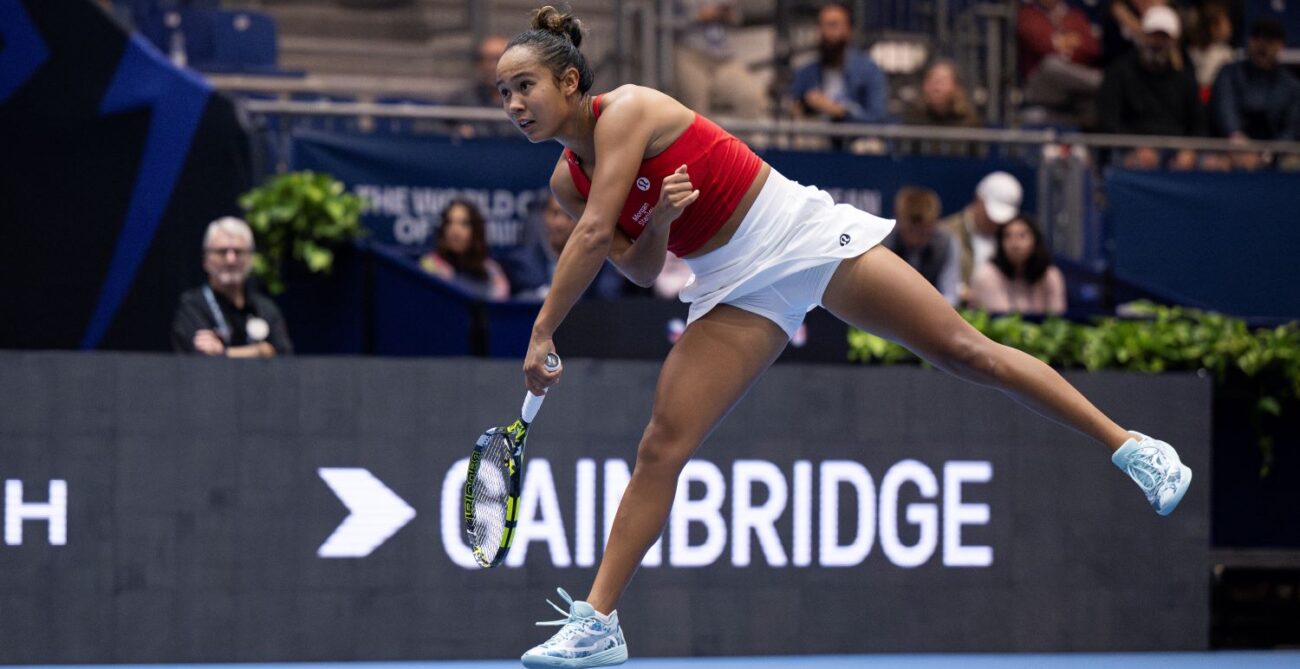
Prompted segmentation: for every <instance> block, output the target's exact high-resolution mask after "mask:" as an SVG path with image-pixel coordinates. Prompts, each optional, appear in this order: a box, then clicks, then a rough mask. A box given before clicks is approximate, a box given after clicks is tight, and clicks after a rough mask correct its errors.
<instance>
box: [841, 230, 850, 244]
mask: <svg viewBox="0 0 1300 669" xmlns="http://www.w3.org/2000/svg"><path fill="white" fill-rule="evenodd" d="M848 243H849V235H848V233H844V234H842V235H840V246H844V245H846V244H848Z"/></svg>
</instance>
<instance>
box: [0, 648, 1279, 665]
mask: <svg viewBox="0 0 1300 669" xmlns="http://www.w3.org/2000/svg"><path fill="white" fill-rule="evenodd" d="M0 666H6V667H20V666H21V667H35V666H41V665H0ZM43 666H50V665H43ZM161 666H164V665H157V664H134V665H133V664H113V665H93V664H86V665H58V667H59V669H158V668H159V667H161ZM165 666H177V665H165ZM181 666H186V667H192V668H194V669H200V668H202V669H516V668H517V667H519V666H521V665H520V664H519V661H518V660H476V661H439V662H432V661H431V662H303V663H297V662H295V663H280V664H252V663H248V664H243V663H241V664H191V665H181ZM623 666H624V667H628V668H629V669H749V668H751V667H763V668H765V669H767V668H774V667H799V668H800V669H802V668H803V667H809V668H811V669H885V668H886V667H889V668H890V669H1031V668H1032V669H1084V668H1085V667H1086V668H1087V669H1156V668H1157V667H1160V668H1164V667H1170V668H1171V669H1202V668H1204V669H1210V668H1211V667H1214V668H1216V669H1245V668H1247V667H1250V668H1255V667H1261V668H1264V669H1273V668H1275V667H1276V668H1277V669H1282V668H1284V667H1285V668H1286V669H1295V668H1296V667H1300V651H1277V652H1267V651H1260V652H1223V653H1070V654H1028V653H1024V654H1015V655H998V654H976V655H957V654H952V655H801V656H788V657H711V658H645V659H636V658H634V659H632V660H629V661H628V663H627V664H625V665H623Z"/></svg>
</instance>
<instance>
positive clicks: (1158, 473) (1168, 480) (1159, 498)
mask: <svg viewBox="0 0 1300 669" xmlns="http://www.w3.org/2000/svg"><path fill="white" fill-rule="evenodd" d="M1130 433H1131V434H1132V435H1133V438H1131V439H1129V440H1128V441H1126V442H1124V445H1123V446H1120V447H1119V450H1118V451H1115V454H1114V455H1112V456H1111V458H1110V461H1111V462H1113V463H1115V466H1116V467H1119V468H1120V469H1121V470H1123V471H1124V473H1125V474H1128V475H1129V478H1131V479H1133V481H1134V482H1135V483H1137V484H1138V487H1139V488H1141V489H1142V493H1143V494H1145V495H1146V496H1147V501H1148V502H1150V503H1151V508H1153V509H1155V510H1156V513H1158V514H1160V515H1162V516H1167V515H1169V514H1170V513H1173V510H1174V509H1175V508H1176V507H1177V506H1178V503H1179V502H1181V501H1183V495H1185V494H1186V493H1187V487H1188V486H1190V485H1191V484H1192V469H1191V467H1188V466H1187V465H1184V464H1183V461H1182V460H1180V459H1179V458H1178V452H1177V451H1175V450H1174V447H1173V446H1170V445H1169V444H1166V443H1165V442H1163V441H1160V440H1159V439H1152V438H1151V437H1148V436H1146V435H1145V434H1142V433H1140V432H1133V431H1131V430H1130Z"/></svg>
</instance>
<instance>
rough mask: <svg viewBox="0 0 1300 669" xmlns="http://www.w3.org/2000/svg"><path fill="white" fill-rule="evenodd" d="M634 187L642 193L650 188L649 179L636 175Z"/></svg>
mask: <svg viewBox="0 0 1300 669" xmlns="http://www.w3.org/2000/svg"><path fill="white" fill-rule="evenodd" d="M636 187H637V188H640V189H641V192H642V193H644V192H646V191H648V190H650V180H649V179H647V178H645V177H638V178H637V180H636Z"/></svg>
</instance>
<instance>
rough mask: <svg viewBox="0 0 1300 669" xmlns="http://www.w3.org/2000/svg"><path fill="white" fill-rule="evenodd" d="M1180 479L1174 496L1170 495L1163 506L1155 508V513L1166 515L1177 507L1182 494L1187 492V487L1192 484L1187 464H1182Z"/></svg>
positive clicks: (1190, 470) (1190, 471) (1190, 472)
mask: <svg viewBox="0 0 1300 669" xmlns="http://www.w3.org/2000/svg"><path fill="white" fill-rule="evenodd" d="M1181 481H1182V482H1181V483H1179V485H1178V489H1177V490H1175V491H1174V496H1173V497H1170V498H1169V502H1167V503H1166V504H1165V508H1163V509H1156V513H1158V514H1160V515H1162V516H1167V515H1169V514H1171V513H1173V512H1174V509H1177V508H1178V503H1179V502H1181V501H1183V495H1186V494H1187V489H1188V488H1189V487H1191V485H1192V468H1191V467H1188V466H1187V465H1183V468H1182V477H1181Z"/></svg>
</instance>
